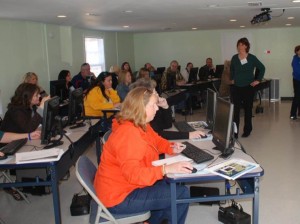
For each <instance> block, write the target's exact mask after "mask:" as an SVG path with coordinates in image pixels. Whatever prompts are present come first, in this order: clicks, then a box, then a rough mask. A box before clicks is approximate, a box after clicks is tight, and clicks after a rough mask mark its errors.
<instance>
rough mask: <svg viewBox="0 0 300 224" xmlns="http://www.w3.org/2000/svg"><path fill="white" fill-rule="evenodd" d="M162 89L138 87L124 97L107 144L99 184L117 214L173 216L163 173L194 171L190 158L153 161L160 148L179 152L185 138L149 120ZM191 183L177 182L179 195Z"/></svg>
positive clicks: (182, 211)
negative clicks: (165, 134) (167, 135)
mask: <svg viewBox="0 0 300 224" xmlns="http://www.w3.org/2000/svg"><path fill="white" fill-rule="evenodd" d="M157 103H158V95H157V94H156V93H154V92H153V90H149V89H147V88H145V87H137V88H135V89H133V90H131V91H130V92H129V94H128V95H127V97H126V98H125V100H124V102H123V104H122V108H121V111H120V113H119V114H118V115H117V117H116V119H114V120H113V126H112V133H111V135H110V137H109V139H108V141H107V142H106V143H105V145H104V149H103V152H102V156H101V162H100V164H99V167H98V170H97V173H96V176H95V182H94V186H95V189H96V193H97V196H98V197H99V199H100V200H101V201H102V202H103V204H104V205H105V206H106V207H107V208H108V209H109V210H110V211H111V212H112V213H115V214H118V213H133V212H142V211H149V210H150V211H151V217H150V219H149V220H148V221H149V223H155V224H157V223H161V222H162V221H163V220H171V192H170V186H169V185H168V184H167V183H166V181H165V180H164V176H165V175H166V174H170V173H191V172H192V171H191V170H192V169H193V167H192V164H191V163H190V162H177V163H173V164H169V165H163V166H153V165H152V161H155V160H158V158H159V154H161V153H168V154H173V153H180V152H181V151H182V150H183V149H184V148H185V147H184V145H183V144H181V143H170V142H168V141H167V140H166V139H163V138H161V137H160V136H159V135H158V134H157V133H156V132H154V131H153V129H152V128H151V126H150V125H149V122H150V121H151V120H152V119H153V118H154V116H155V113H156V111H157V110H158V106H157ZM188 197H189V191H188V188H187V187H185V186H183V185H178V186H177V198H188ZM188 207H189V205H188V204H178V205H177V211H178V213H177V219H178V220H177V223H179V224H183V223H184V222H185V218H186V215H187V212H188Z"/></svg>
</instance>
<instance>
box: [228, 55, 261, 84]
mask: <svg viewBox="0 0 300 224" xmlns="http://www.w3.org/2000/svg"><path fill="white" fill-rule="evenodd" d="M255 68H257V69H258V70H259V75H258V77H257V80H258V81H261V80H262V79H263V77H264V74H265V66H264V65H263V64H262V63H261V62H260V61H259V60H258V59H257V57H255V56H254V55H253V54H248V56H247V62H246V63H245V64H242V63H241V61H240V59H239V57H238V54H236V55H234V56H233V57H232V59H231V66H230V80H234V85H235V86H238V87H245V86H249V85H250V84H251V83H252V82H253V81H254V69H255Z"/></svg>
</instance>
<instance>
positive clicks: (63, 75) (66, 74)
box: [58, 70, 75, 99]
mask: <svg viewBox="0 0 300 224" xmlns="http://www.w3.org/2000/svg"><path fill="white" fill-rule="evenodd" d="M58 80H65V81H66V88H65V89H64V92H63V93H62V94H63V99H68V98H69V91H70V90H71V91H72V90H74V89H75V88H74V86H73V85H72V83H71V80H72V76H71V73H70V71H69V70H61V71H60V73H59V74H58Z"/></svg>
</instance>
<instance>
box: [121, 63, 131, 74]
mask: <svg viewBox="0 0 300 224" xmlns="http://www.w3.org/2000/svg"><path fill="white" fill-rule="evenodd" d="M126 64H127V65H128V67H129V69H128V71H129V72H130V74H131V75H132V70H131V67H130V64H129V63H128V62H127V61H125V62H123V64H122V65H121V70H125V69H124V66H125V65H126Z"/></svg>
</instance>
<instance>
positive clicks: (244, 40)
mask: <svg viewBox="0 0 300 224" xmlns="http://www.w3.org/2000/svg"><path fill="white" fill-rule="evenodd" d="M239 44H243V45H245V46H246V52H247V53H248V52H249V50H250V43H249V40H248V39H247V38H246V37H243V38H241V39H239V40H238V42H237V44H236V47H238V45H239Z"/></svg>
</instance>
